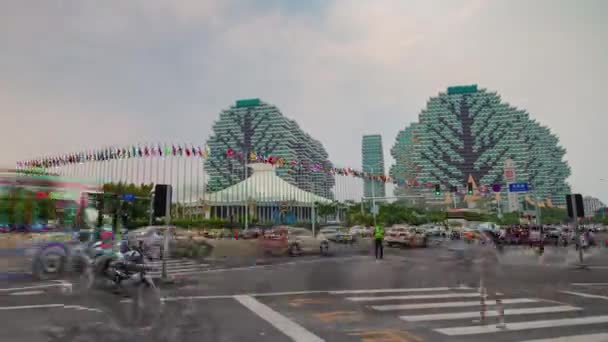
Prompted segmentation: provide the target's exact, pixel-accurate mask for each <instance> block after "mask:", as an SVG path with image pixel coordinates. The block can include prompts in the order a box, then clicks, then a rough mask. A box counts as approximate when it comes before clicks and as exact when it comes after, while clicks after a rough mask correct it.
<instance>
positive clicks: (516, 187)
mask: <svg viewBox="0 0 608 342" xmlns="http://www.w3.org/2000/svg"><path fill="white" fill-rule="evenodd" d="M528 190H529V189H528V183H511V184H509V192H528Z"/></svg>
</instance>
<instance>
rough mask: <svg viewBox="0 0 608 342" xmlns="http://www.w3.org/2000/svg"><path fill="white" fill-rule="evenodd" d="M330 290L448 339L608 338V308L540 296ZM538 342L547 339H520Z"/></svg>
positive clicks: (441, 289)
mask: <svg viewBox="0 0 608 342" xmlns="http://www.w3.org/2000/svg"><path fill="white" fill-rule="evenodd" d="M330 294H333V295H336V296H343V299H344V300H345V301H347V302H351V303H358V304H361V305H364V306H365V307H366V308H367V309H369V310H372V311H375V312H379V313H382V314H388V315H394V317H396V318H398V319H399V320H400V321H402V322H407V323H415V324H418V325H417V326H418V327H420V326H424V327H425V328H428V329H430V330H432V331H433V332H434V333H438V334H441V335H443V336H444V339H449V338H460V339H462V338H481V337H482V336H487V339H488V340H489V339H490V338H492V337H491V336H493V334H496V335H498V334H510V333H511V334H512V333H513V332H516V333H517V332H519V333H522V332H524V333H526V334H532V336H531V337H539V336H540V337H544V336H545V335H542V334H547V335H548V336H552V335H553V336H554V335H556V334H559V335H558V336H554V337H551V338H549V339H546V341H549V340H551V341H569V342H574V341H608V333H605V332H601V333H598V331H597V330H598V329H601V328H602V327H603V325H605V324H606V323H608V310H606V314H597V313H595V314H586V313H585V309H584V308H582V307H579V306H574V305H569V304H568V303H561V302H556V301H552V300H546V299H541V298H518V297H513V298H510V297H508V296H505V295H503V294H500V293H499V294H498V295H500V296H501V297H502V300H501V302H497V301H494V300H493V299H492V300H490V299H491V298H488V297H487V296H486V295H483V296H482V295H481V293H480V291H479V290H478V289H475V288H470V287H464V286H462V287H455V288H448V287H433V288H404V289H370V290H346V291H333V292H330ZM482 311H483V313H482ZM502 322H506V324H505V325H502ZM420 323H423V324H422V325H420ZM586 327H591V328H592V329H591V330H592V331H589V332H588V333H587V334H582V335H573V334H577V333H580V331H586ZM559 328H564V331H562V334H560V331H559V330H556V329H559ZM572 328H575V329H572ZM541 335H542V336H541ZM563 335H565V336H563ZM521 336H527V335H523V334H519V335H509V338H508V340H513V341H521ZM511 337H513V338H514V339H511ZM484 339H485V338H484ZM538 341H540V342H542V341H545V340H544V339H542V338H541V339H537V340H528V341H521V342H538Z"/></svg>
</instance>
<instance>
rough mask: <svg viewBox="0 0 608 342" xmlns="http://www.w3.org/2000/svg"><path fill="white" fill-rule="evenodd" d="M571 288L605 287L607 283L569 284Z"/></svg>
mask: <svg viewBox="0 0 608 342" xmlns="http://www.w3.org/2000/svg"><path fill="white" fill-rule="evenodd" d="M570 285H572V286H606V285H608V283H571V284H570Z"/></svg>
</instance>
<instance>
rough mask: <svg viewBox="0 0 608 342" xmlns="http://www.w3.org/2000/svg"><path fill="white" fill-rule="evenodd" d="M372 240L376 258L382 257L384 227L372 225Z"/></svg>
mask: <svg viewBox="0 0 608 342" xmlns="http://www.w3.org/2000/svg"><path fill="white" fill-rule="evenodd" d="M374 241H375V249H376V260H378V259H382V258H383V257H384V246H383V242H384V228H382V226H380V225H379V224H377V225H376V226H375V227H374Z"/></svg>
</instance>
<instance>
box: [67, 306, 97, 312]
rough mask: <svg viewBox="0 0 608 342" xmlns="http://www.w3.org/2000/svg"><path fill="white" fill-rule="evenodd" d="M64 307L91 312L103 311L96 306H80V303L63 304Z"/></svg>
mask: <svg viewBox="0 0 608 342" xmlns="http://www.w3.org/2000/svg"><path fill="white" fill-rule="evenodd" d="M64 308H65V309H74V310H84V311H93V312H100V313H101V312H103V311H102V310H100V309H97V308H88V307H86V306H82V305H65V306H64Z"/></svg>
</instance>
